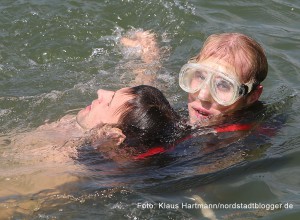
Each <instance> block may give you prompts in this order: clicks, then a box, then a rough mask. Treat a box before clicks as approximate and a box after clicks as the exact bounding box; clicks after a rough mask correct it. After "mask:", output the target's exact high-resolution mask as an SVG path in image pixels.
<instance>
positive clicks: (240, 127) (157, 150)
mask: <svg viewBox="0 0 300 220" xmlns="http://www.w3.org/2000/svg"><path fill="white" fill-rule="evenodd" d="M254 126H255V123H252V124H232V125H226V126H221V127H217V128H214V131H215V132H216V133H223V132H235V131H250V130H251V129H252V128H253V127H254ZM264 131H265V130H264ZM265 132H266V131H265ZM271 133H272V132H271ZM270 136H272V135H270ZM191 137H192V135H189V136H187V137H185V138H182V139H180V140H179V141H177V142H176V143H175V144H173V145H172V146H170V147H168V148H167V149H166V148H164V147H163V146H157V147H153V148H151V149H149V150H148V151H146V152H145V153H142V154H139V155H138V156H135V157H134V159H135V160H140V159H145V158H147V157H150V156H154V155H157V154H161V153H165V152H167V151H171V150H172V149H174V147H175V145H176V144H178V143H180V142H182V141H185V140H188V139H190V138H191Z"/></svg>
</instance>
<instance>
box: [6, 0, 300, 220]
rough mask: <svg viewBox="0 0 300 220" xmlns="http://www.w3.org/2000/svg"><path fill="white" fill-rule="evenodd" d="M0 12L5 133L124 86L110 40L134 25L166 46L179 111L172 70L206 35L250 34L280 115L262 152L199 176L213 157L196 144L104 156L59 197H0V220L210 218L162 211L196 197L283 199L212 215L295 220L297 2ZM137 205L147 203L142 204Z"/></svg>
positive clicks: (37, 0)
mask: <svg viewBox="0 0 300 220" xmlns="http://www.w3.org/2000/svg"><path fill="white" fill-rule="evenodd" d="M0 11H1V13H0V135H1V136H5V135H6V134H8V133H12V132H16V131H17V132H25V131H28V130H31V129H34V128H36V127H38V126H39V125H42V124H43V123H44V122H45V121H50V122H51V121H56V120H58V119H59V118H61V117H62V116H63V115H65V114H67V113H70V112H73V113H75V112H76V110H75V109H78V108H81V107H84V106H86V105H87V104H89V103H90V101H91V100H92V99H93V98H95V96H96V94H95V91H96V90H97V89H99V88H105V89H118V88H122V87H124V86H128V84H129V83H130V79H127V78H126V77H122V76H124V71H125V72H126V70H124V68H122V65H123V64H126V62H127V61H128V58H127V57H126V55H125V54H124V53H122V51H121V49H120V46H119V44H118V40H119V39H120V37H121V36H123V35H124V34H126V33H127V32H128V31H132V30H134V29H139V28H141V29H144V30H152V31H153V32H154V33H156V34H157V37H158V42H159V46H160V47H161V48H163V49H165V51H168V52H167V53H165V55H164V57H163V60H162V65H163V68H162V70H161V71H160V72H159V80H160V81H161V83H162V84H164V85H166V89H165V90H164V92H165V94H166V96H167V97H168V99H169V100H170V101H171V103H172V104H173V105H174V106H175V107H176V108H177V109H184V106H185V103H186V94H185V93H184V92H183V91H181V90H180V88H179V86H178V83H177V75H178V71H179V69H180V67H181V66H182V65H183V64H184V63H186V61H187V60H188V59H189V58H190V57H192V56H194V55H195V54H196V53H197V52H198V51H199V49H200V48H201V46H202V43H203V41H204V40H205V39H206V37H208V36H209V35H210V34H213V33H219V32H243V33H245V34H248V35H250V36H251V37H253V38H255V39H256V40H257V41H259V42H260V43H261V44H262V45H263V47H264V48H265V50H266V53H267V57H268V61H269V75H268V78H267V79H266V81H265V82H264V83H263V86H264V93H263V96H262V98H261V100H262V101H264V102H265V103H266V105H267V106H268V109H269V111H267V113H265V114H266V117H265V118H266V120H270V121H272V120H273V121H276V120H277V119H278V118H280V117H282V115H284V118H285V119H286V120H285V121H284V123H283V125H282V127H281V128H280V129H279V131H278V132H277V133H276V135H274V136H272V137H269V138H265V139H264V144H263V145H261V146H259V147H258V148H257V149H260V150H256V151H253V152H251V153H249V158H247V159H246V160H244V161H243V162H241V163H238V165H233V166H230V167H227V168H224V169H221V170H220V171H218V172H213V173H208V174H202V173H201V172H200V171H199V170H198V169H197V167H201V160H202V161H204V162H203V163H205V162H209V161H210V160H213V159H216V161H217V159H218V158H219V157H218V156H210V157H209V156H208V157H206V156H205V155H201V148H200V150H199V152H200V153H199V152H198V151H197V150H195V147H193V146H192V145H191V147H190V148H188V150H187V151H184V150H182V152H181V153H182V155H180V156H177V157H176V158H175V159H172V160H170V161H164V164H163V165H162V164H161V163H160V164H159V165H158V164H155V163H154V164H150V165H149V166H141V164H138V165H133V166H132V167H131V166H129V167H115V165H113V164H112V162H110V161H107V160H101V161H98V165H96V166H92V167H93V168H92V169H90V170H88V171H86V172H80V173H79V174H78V176H79V179H80V180H79V181H76V182H73V183H69V184H68V183H66V184H63V185H61V186H57V188H58V189H59V193H57V191H56V189H55V190H54V189H52V188H50V189H49V188H45V189H40V190H39V191H38V192H34V193H28V194H26V195H19V194H18V193H12V195H10V196H6V195H0V212H2V213H0V219H1V218H4V219H207V218H204V217H203V215H202V214H201V210H200V209H197V208H192V209H188V208H182V209H181V208H179V209H172V208H169V209H168V208H159V206H158V204H159V203H165V204H181V203H189V204H192V203H193V200H191V197H192V196H193V195H199V196H200V197H201V198H203V199H204V201H205V202H206V203H208V204H218V203H220V204H234V203H244V204H250V203H262V204H284V205H286V204H288V205H289V206H288V207H285V209H276V210H267V209H251V210H246V209H234V208H224V209H213V211H214V213H215V215H216V218H217V219H299V218H300V207H299V205H300V177H299V176H300V171H299V167H300V162H299V159H300V150H299V147H300V133H299V128H300V125H299V122H300V113H299V107H300V101H299V93H298V92H299V89H300V74H299V69H300V53H299V50H300V46H299V44H300V23H299V20H300V2H299V1H297V0H287V1H280V0H273V1H258V0H255V1H237V0H234V1H221V0H217V1H202V0H198V1H197V0H193V1H183V0H168V1H164V0H156V1H155V0H149V1H145V0H140V1H137V0H119V1H118V0H107V1H105V0H102V1H100V0H99V1H96V0H93V1H92V0H88V1H87V0H86V1H82V0H65V1H56V0H48V1H46V0H29V1H24V0H18V1H8V0H2V1H1V3H0ZM73 110H74V111H73ZM202 141H203V142H204V140H202ZM251 141H252V140H251V138H249V140H246V141H244V142H238V143H237V146H233V147H232V148H231V149H230V148H229V150H234V149H235V150H236V149H237V148H239V147H243V145H246V146H248V145H249V146H250V145H253V144H254V142H251ZM0 144H1V145H0V153H1V154H2V153H5V152H6V151H7V146H8V145H7V144H6V143H0ZM229 150H228V151H227V153H228V152H229ZM193 151H195V152H198V153H199V154H200V156H195V155H193V153H194V152H193ZM1 154H0V155H1ZM204 156H205V157H204ZM199 161H200V162H199ZM0 166H1V168H2V172H3V173H10V166H11V164H9V163H7V159H5V160H4V159H3V158H0ZM24 166H25V167H23V168H24V169H26V164H25V165H24ZM28 169H30V166H29V165H28ZM4 171H6V172H4ZM24 172H25V171H24ZM41 172H42V171H41ZM3 173H0V184H1V187H3V186H5V185H10V184H12V183H10V181H13V184H16V183H18V184H20V188H23V187H24V186H22V184H23V183H24V184H25V183H26V181H27V183H28V182H30V181H31V180H30V178H32V179H34V178H38V175H39V174H40V173H39V172H38V171H36V172H35V173H34V174H32V175H30V176H29V177H28V178H29V179H25V180H24V179H22V181H19V179H18V175H22V173H21V174H20V173H19V174H18V175H17V174H13V173H12V174H9V175H8V174H3ZM74 175H77V174H76V173H75V172H74ZM8 176H9V178H8ZM11 176H12V177H11ZM48 178H51V177H48ZM18 181H19V182H18ZM51 190H54V191H55V193H52V191H51ZM139 203H142V204H144V205H146V204H154V208H153V209H151V208H146V209H142V208H139V207H138V204H139ZM7 210H10V211H7ZM11 210H13V211H11Z"/></svg>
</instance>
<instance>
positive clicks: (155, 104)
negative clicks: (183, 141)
mask: <svg viewBox="0 0 300 220" xmlns="http://www.w3.org/2000/svg"><path fill="white" fill-rule="evenodd" d="M126 93H127V94H128V95H131V96H133V99H130V100H129V101H127V102H126V103H124V104H123V105H122V106H121V107H120V108H119V110H118V111H120V112H123V113H122V114H121V116H120V119H119V122H118V127H119V128H120V129H121V130H122V132H123V133H124V134H125V136H126V140H125V144H126V145H127V146H131V147H134V148H135V149H137V150H138V153H143V152H144V151H146V150H148V149H149V148H151V147H154V146H158V145H163V146H164V147H166V148H167V147H168V145H169V144H170V143H171V142H172V141H173V139H174V136H175V133H176V131H177V126H178V122H179V116H178V115H177V113H176V112H175V111H174V109H173V108H172V107H171V106H170V104H169V102H168V100H167V99H166V98H165V96H164V95H163V93H162V92H161V91H159V90H158V89H156V88H154V87H152V86H147V85H140V86H136V87H131V88H130V89H129V90H128V91H127V92H126Z"/></svg>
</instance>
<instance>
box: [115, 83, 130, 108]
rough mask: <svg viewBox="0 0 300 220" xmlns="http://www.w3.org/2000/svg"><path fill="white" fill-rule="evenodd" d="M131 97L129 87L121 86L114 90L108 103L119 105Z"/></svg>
mask: <svg viewBox="0 0 300 220" xmlns="http://www.w3.org/2000/svg"><path fill="white" fill-rule="evenodd" d="M131 99H133V95H131V94H130V88H129V87H126V88H122V89H119V90H117V91H116V92H115V94H114V96H113V97H112V100H111V104H110V105H111V106H112V107H119V106H121V105H122V104H124V103H125V102H127V101H129V100H131Z"/></svg>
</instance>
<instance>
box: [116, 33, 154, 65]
mask: <svg viewBox="0 0 300 220" xmlns="http://www.w3.org/2000/svg"><path fill="white" fill-rule="evenodd" d="M120 42H121V44H122V45H123V46H124V47H129V48H139V49H140V50H136V53H140V54H139V55H140V56H141V59H142V60H143V61H144V62H145V63H152V62H153V61H158V60H159V48H158V46H157V42H156V37H155V34H153V33H150V32H149V31H136V32H134V33H133V34H132V35H131V36H128V37H122V38H121V40H120Z"/></svg>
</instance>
